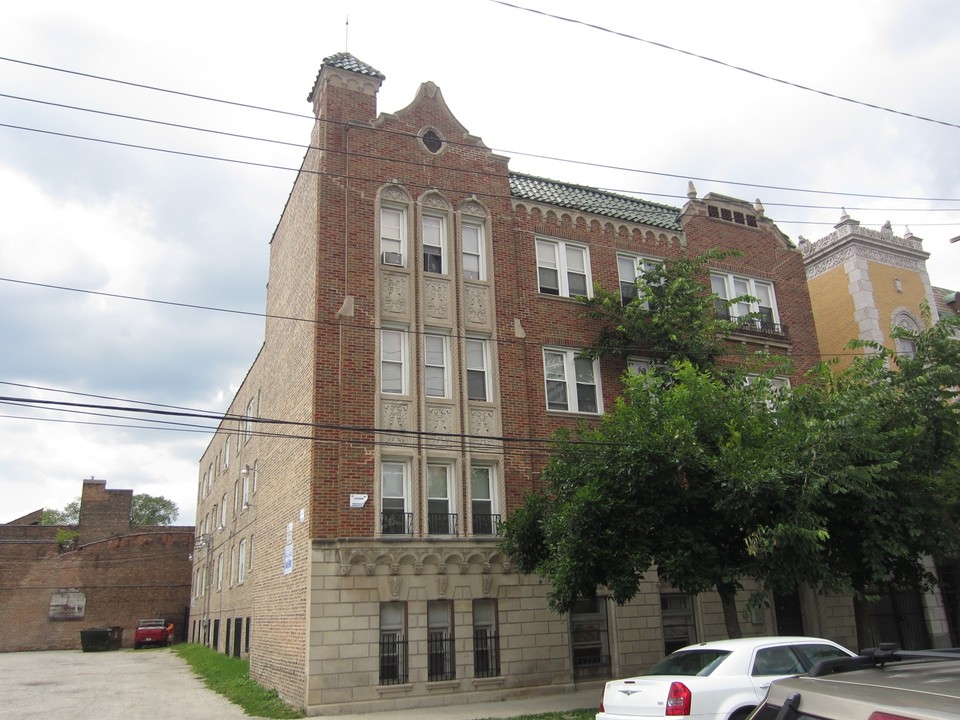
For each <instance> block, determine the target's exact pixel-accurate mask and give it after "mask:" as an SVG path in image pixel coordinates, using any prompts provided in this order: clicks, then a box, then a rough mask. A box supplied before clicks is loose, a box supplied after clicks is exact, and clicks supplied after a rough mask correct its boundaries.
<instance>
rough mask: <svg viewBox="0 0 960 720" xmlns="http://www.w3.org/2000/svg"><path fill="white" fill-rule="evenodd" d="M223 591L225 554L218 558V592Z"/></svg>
mask: <svg viewBox="0 0 960 720" xmlns="http://www.w3.org/2000/svg"><path fill="white" fill-rule="evenodd" d="M222 589H223V553H220V555H218V556H217V591H218V592H219V591H220V590H222Z"/></svg>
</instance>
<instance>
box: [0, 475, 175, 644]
mask: <svg viewBox="0 0 960 720" xmlns="http://www.w3.org/2000/svg"><path fill="white" fill-rule="evenodd" d="M132 500H133V491H132V490H107V487H106V481H104V480H93V479H90V480H84V482H83V492H82V494H81V496H80V519H79V520H80V521H79V523H78V524H77V525H75V526H66V527H60V526H55V525H41V524H40V519H41V515H42V514H43V511H42V510H37V511H35V512H33V513H30V514H29V515H25V516H24V517H22V518H18V519H17V520H13V521H12V522H8V523H6V524H4V525H0V652H13V651H18V650H75V649H78V648H80V631H81V630H85V629H88V628H91V627H120V628H123V646H124V647H133V631H134V630H135V629H136V627H137V622H138V621H139V620H140V619H141V618H148V617H166V618H169V619H171V620H173V622H174V625H175V626H179V627H180V629H179V630H176V632H177V633H178V634H179V635H182V634H183V625H184V621H185V619H186V617H187V608H188V605H189V603H190V569H191V560H190V555H191V553H192V552H193V540H194V528H193V527H171V526H131V525H130V509H131V503H132ZM59 531H71V532H76V533H77V535H76V538H75V539H73V540H69V541H67V542H58V539H60V540H63V539H64V538H65V537H66V536H65V535H63V534H62V533H60V534H59V535H58V533H59Z"/></svg>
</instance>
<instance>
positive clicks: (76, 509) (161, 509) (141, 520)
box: [41, 493, 180, 525]
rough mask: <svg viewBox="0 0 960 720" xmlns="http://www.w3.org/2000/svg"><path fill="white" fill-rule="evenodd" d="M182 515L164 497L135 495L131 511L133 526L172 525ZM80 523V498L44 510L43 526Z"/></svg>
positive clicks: (172, 503)
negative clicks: (62, 505)
mask: <svg viewBox="0 0 960 720" xmlns="http://www.w3.org/2000/svg"><path fill="white" fill-rule="evenodd" d="M179 515H180V508H178V507H177V504H176V503H175V502H173V501H172V500H168V499H167V498H165V497H163V496H162V495H156V496H155V495H147V494H145V493H143V494H136V493H135V494H134V495H133V502H132V504H131V510H130V524H131V525H171V524H173V522H174V521H175V520H176V519H177V517H178V516H179ZM79 522H80V498H76V499H74V500H71V501H70V502H68V503H67V504H66V505H65V506H64V507H63V509H61V510H57V509H52V508H47V509H44V511H43V517H42V519H41V524H43V525H76V524H77V523H79Z"/></svg>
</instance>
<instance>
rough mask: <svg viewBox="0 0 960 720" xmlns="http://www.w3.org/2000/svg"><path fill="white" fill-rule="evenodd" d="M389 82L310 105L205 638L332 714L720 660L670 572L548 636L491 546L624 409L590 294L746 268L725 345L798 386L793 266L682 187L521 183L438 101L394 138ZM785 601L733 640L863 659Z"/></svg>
mask: <svg viewBox="0 0 960 720" xmlns="http://www.w3.org/2000/svg"><path fill="white" fill-rule="evenodd" d="M383 80H384V76H383V75H382V74H381V73H380V72H379V71H377V70H375V69H373V68H371V67H369V66H368V65H366V64H364V63H362V62H360V61H358V60H357V59H356V58H354V57H352V56H350V55H348V54H345V53H342V54H338V55H335V56H332V57H330V58H327V59H326V60H325V61H324V63H323V66H322V68H321V70H320V72H319V75H318V76H317V79H316V83H315V85H314V87H313V89H312V91H311V92H310V95H309V101H310V102H311V103H312V105H313V109H314V113H315V115H316V118H317V120H316V123H315V125H314V129H313V134H312V137H311V143H310V149H309V150H308V151H307V153H306V156H305V158H304V161H303V166H302V169H301V171H300V173H299V175H298V177H297V180H296V181H295V183H294V186H293V188H292V190H291V193H290V197H289V200H288V202H287V205H286V207H285V209H284V211H283V214H282V216H281V218H280V221H279V223H278V225H277V229H276V232H275V233H274V235H273V238H272V240H271V252H270V272H269V286H268V292H267V308H266V312H267V319H266V326H265V336H264V344H263V347H262V349H261V351H260V353H259V355H258V357H257V358H256V360H255V361H254V363H253V365H252V367H251V368H250V371H249V373H248V375H247V377H246V378H245V379H244V381H243V384H242V385H241V387H240V389H239V390H238V392H237V394H236V396H235V398H234V399H233V401H232V404H231V406H230V408H229V411H228V414H227V417H226V418H225V420H224V421H223V422H222V424H221V426H220V428H219V430H218V432H217V433H216V435H215V436H214V437H213V439H212V440H211V442H210V445H209V446H208V448H207V450H206V452H205V454H204V456H203V458H202V459H201V461H200V476H199V487H198V512H197V525H198V531H197V551H196V553H195V555H194V588H193V599H192V609H191V637H192V638H193V639H195V640H197V641H200V642H205V643H207V644H210V645H212V646H214V647H216V648H217V649H218V650H220V651H225V652H230V653H233V654H237V655H241V656H248V657H249V658H250V669H251V675H252V676H253V677H254V678H255V679H257V680H258V681H260V682H261V683H263V684H264V685H267V686H269V687H273V688H277V689H278V690H279V692H280V693H281V695H282V697H283V698H284V699H285V700H287V701H288V702H290V703H293V704H295V705H300V706H303V707H305V708H306V709H307V711H308V712H309V713H310V714H334V713H337V712H342V711H346V710H349V711H354V712H356V711H368V710H377V709H386V708H413V707H418V706H424V705H440V704H445V703H450V702H458V703H463V702H470V701H472V700H480V699H494V698H504V697H509V696H517V695H521V694H531V693H545V692H563V691H566V690H569V689H570V688H572V687H575V686H580V685H583V684H584V683H586V684H590V683H594V684H596V685H597V686H599V684H600V683H601V682H602V681H603V680H605V679H606V678H609V677H611V676H614V675H624V674H627V673H633V672H636V671H638V670H640V669H642V668H644V667H647V666H649V665H650V664H651V663H653V662H654V661H656V660H658V659H659V658H660V657H662V656H663V654H664V652H665V651H666V650H669V649H672V648H673V647H676V646H679V645H682V644H686V643H688V642H692V641H696V640H706V639H711V638H715V637H719V636H721V635H723V634H724V632H725V630H724V623H723V618H722V612H721V608H720V604H719V601H718V599H717V598H716V597H714V596H711V595H709V594H706V595H703V596H700V597H697V598H693V597H690V596H688V595H684V594H682V593H678V592H675V591H674V590H673V589H672V588H669V587H661V586H660V584H659V583H658V581H657V578H656V576H655V574H650V575H648V576H647V578H646V580H645V582H644V584H643V590H642V592H641V593H640V595H639V596H638V597H637V599H636V600H635V601H634V602H632V603H631V604H629V605H628V606H626V607H617V606H615V605H614V604H613V603H612V602H611V601H610V600H609V599H608V598H606V597H605V596H603V595H601V597H599V598H598V599H597V600H596V601H583V602H582V603H580V604H579V605H578V606H577V607H576V608H575V609H574V611H573V612H572V613H571V614H570V615H568V616H562V615H558V614H556V613H553V612H551V611H550V610H549V609H548V607H547V602H546V596H547V591H548V589H549V588H548V587H547V586H546V585H545V584H544V583H543V582H542V581H541V580H540V579H539V578H538V577H533V576H527V575H522V574H519V573H517V572H516V570H515V569H514V568H513V567H512V566H511V564H510V561H509V558H507V557H504V556H503V555H501V553H500V552H499V550H498V530H499V525H500V522H501V520H502V519H503V518H504V517H506V516H507V515H509V513H510V512H511V510H513V509H514V508H516V507H518V505H519V504H520V503H521V502H522V501H523V498H524V495H525V494H526V493H527V492H528V491H530V490H531V489H533V488H535V487H536V486H537V482H538V476H539V472H540V469H541V468H542V467H543V465H544V463H545V462H546V458H547V455H546V453H547V445H546V440H547V439H548V438H549V437H550V436H551V435H552V433H553V432H554V431H556V430H557V429H560V428H564V427H568V428H569V427H573V426H575V425H576V424H577V423H579V422H582V421H588V422H589V421H592V420H595V419H597V418H599V417H600V416H601V414H602V413H603V409H604V407H609V406H610V405H611V404H612V403H613V402H614V400H615V398H616V397H617V395H618V394H619V387H620V380H619V378H620V376H621V375H622V373H623V372H624V370H625V369H626V368H627V364H626V363H625V362H624V361H622V360H616V359H612V358H611V359H604V360H600V361H589V360H585V359H583V358H581V357H579V356H578V350H580V349H582V348H584V347H587V346H588V345H589V344H590V343H591V342H592V341H593V340H594V338H595V336H596V331H597V328H596V327H595V326H593V325H592V324H591V321H589V320H587V319H585V318H584V317H583V314H582V306H581V304H580V303H579V301H578V300H577V299H576V296H578V295H585V294H590V293H592V292H593V286H594V283H595V282H599V283H600V284H601V285H603V286H604V287H607V288H610V289H612V288H616V287H620V288H621V289H622V291H623V292H624V293H625V294H629V292H630V288H631V287H633V283H634V280H635V278H636V272H637V268H638V267H640V266H641V265H642V264H643V263H645V262H657V261H658V260H663V259H665V258H670V257H678V256H681V255H685V254H698V253H700V252H702V251H704V250H707V249H709V248H713V247H721V248H727V249H736V250H738V251H740V255H739V256H738V257H731V258H729V259H727V260H726V261H725V262H724V263H723V264H722V265H716V266H715V267H713V268H712V269H711V277H710V281H711V283H712V285H713V286H714V287H715V288H716V290H717V292H718V293H722V294H723V296H724V297H731V298H732V297H735V296H738V295H741V294H743V291H744V289H746V292H747V293H749V294H750V295H752V296H754V297H756V298H757V300H758V302H756V303H744V304H743V307H739V306H735V307H734V308H732V312H733V314H734V316H735V317H739V316H740V315H744V321H743V323H742V324H741V327H740V331H739V332H737V333H735V337H734V338H733V340H734V341H735V342H736V343H738V344H739V345H741V346H742V347H743V348H746V349H747V350H750V349H759V348H768V349H771V350H774V351H776V352H780V353H785V354H792V355H795V358H796V361H797V367H796V372H795V374H794V375H793V376H791V377H789V378H785V381H797V380H798V379H799V376H800V374H801V373H802V372H804V371H805V370H806V369H807V368H808V367H809V366H810V365H811V364H812V363H813V362H815V360H816V359H817V358H818V357H819V351H818V347H817V337H816V333H815V329H814V325H813V320H812V313H811V306H810V298H809V294H808V292H807V287H806V282H805V278H804V274H803V262H802V257H801V254H800V252H799V251H798V250H797V249H796V248H795V247H794V246H793V245H792V244H791V243H790V241H789V240H788V239H787V238H786V236H784V235H783V234H782V233H781V232H780V231H779V230H778V229H777V227H776V225H775V224H774V223H773V222H772V221H771V220H770V219H769V218H767V217H766V216H765V215H764V213H763V209H762V207H760V206H759V205H756V206H755V205H754V204H751V203H745V202H743V201H741V200H738V199H736V198H729V197H724V196H719V195H714V194H708V195H706V196H704V197H703V198H699V197H698V196H697V193H696V191H695V190H693V189H692V188H691V190H690V192H689V201H688V202H687V203H686V205H685V206H684V207H683V208H674V207H669V206H666V205H660V204H656V203H651V202H647V201H644V200H639V199H636V198H631V197H625V196H621V195H615V194H611V193H606V192H602V191H599V190H596V189H593V188H585V187H581V186H577V185H571V184H567V183H562V182H557V181H553V180H546V179H543V178H537V177H532V176H529V175H523V174H519V173H515V172H511V171H510V169H509V166H508V159H507V158H506V157H503V156H500V155H497V154H495V153H493V152H491V151H490V149H489V148H487V147H486V146H485V145H484V143H483V142H482V141H481V140H480V138H478V137H476V136H475V135H472V134H471V133H470V132H469V131H468V129H466V128H464V127H463V126H462V125H461V124H460V122H459V121H458V120H457V119H456V118H455V117H454V115H453V114H452V113H451V112H450V110H449V109H448V107H447V106H446V103H445V102H444V99H443V96H442V94H441V92H440V89H439V88H437V87H436V86H435V85H434V84H433V83H429V82H427V83H424V84H423V85H422V86H421V87H420V89H419V91H418V92H417V94H416V97H415V98H414V99H413V100H412V102H411V103H410V104H409V105H408V106H407V107H405V108H402V109H400V110H397V111H395V112H393V113H379V114H378V111H377V104H376V98H377V92H378V89H379V87H380V84H381V83H382V82H383ZM747 314H749V317H747ZM758 316H759V317H760V318H761V319H759V320H758V319H756V318H757V317H758ZM636 360H637V362H642V360H643V359H642V358H638V359H636ZM743 600H744V602H745V601H746V596H745V597H744V598H743ZM780 600H782V602H781V601H778V602H776V603H775V607H774V608H773V609H771V610H770V611H768V612H759V613H753V614H752V615H748V616H745V617H746V619H745V620H744V623H743V629H744V632H746V633H747V634H753V635H760V634H776V633H777V632H778V628H785V627H789V629H791V630H793V629H797V628H799V629H801V630H803V631H805V632H807V633H809V634H816V635H824V636H828V637H832V638H834V639H836V640H839V641H840V642H847V643H852V642H853V638H855V633H854V629H853V624H852V623H853V620H852V614H851V613H850V606H849V602H848V601H847V600H845V599H842V598H823V597H816V596H814V595H813V594H812V593H797V594H796V596H795V597H792V598H783V599H780Z"/></svg>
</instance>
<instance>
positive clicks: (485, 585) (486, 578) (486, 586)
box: [480, 575, 493, 598]
mask: <svg viewBox="0 0 960 720" xmlns="http://www.w3.org/2000/svg"><path fill="white" fill-rule="evenodd" d="M492 588H493V576H492V575H481V576H480V594H481V595H482V596H483V597H485V598H488V597H490V590H491V589H492Z"/></svg>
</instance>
